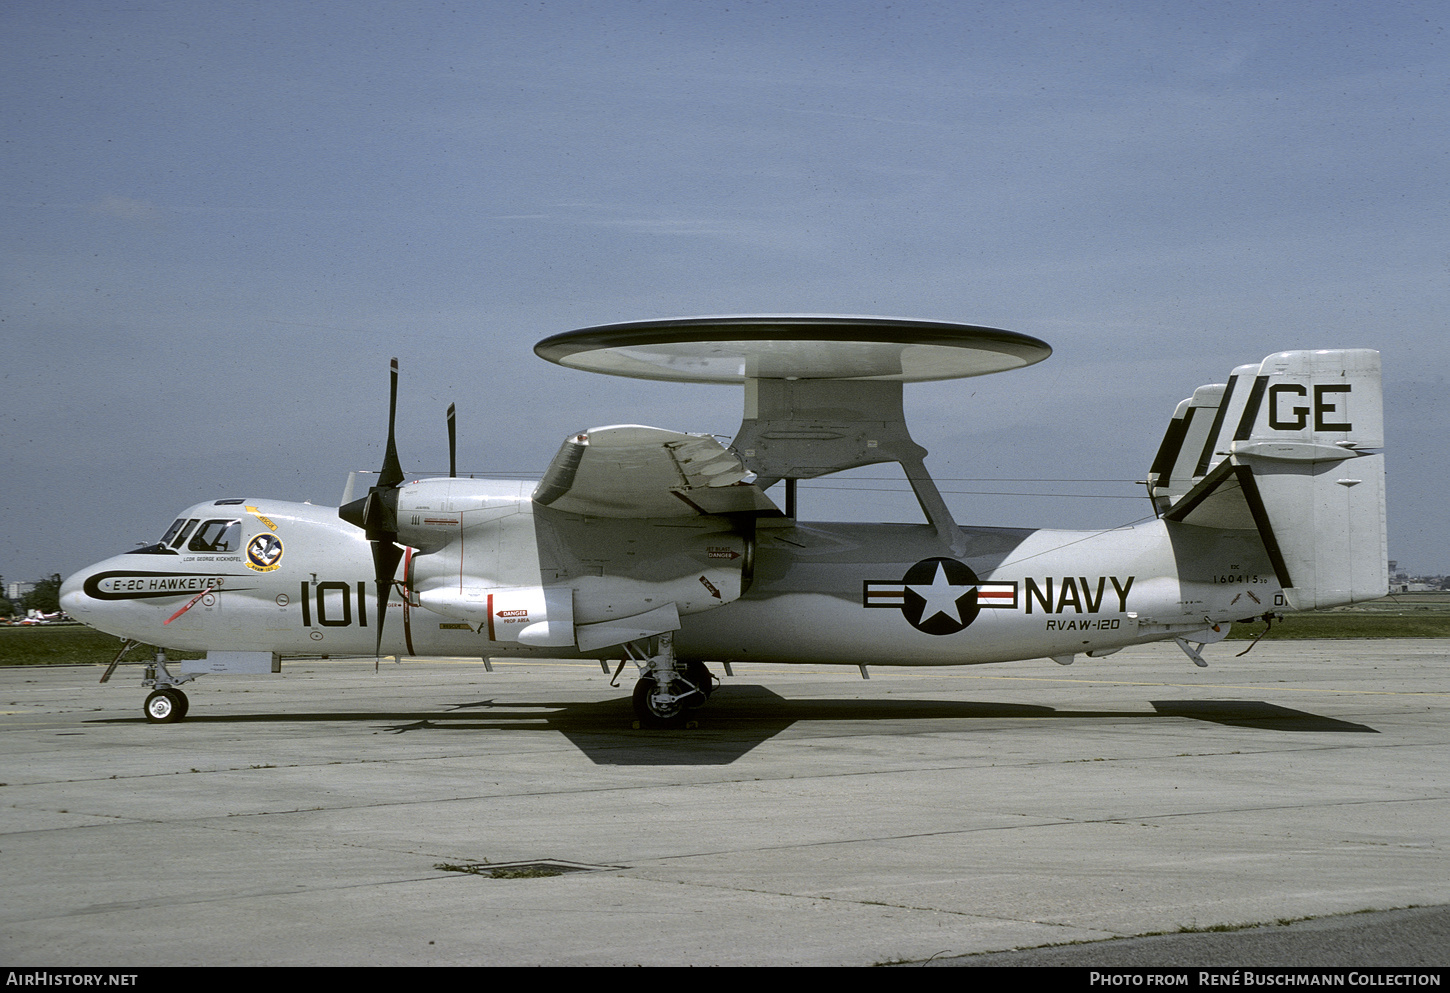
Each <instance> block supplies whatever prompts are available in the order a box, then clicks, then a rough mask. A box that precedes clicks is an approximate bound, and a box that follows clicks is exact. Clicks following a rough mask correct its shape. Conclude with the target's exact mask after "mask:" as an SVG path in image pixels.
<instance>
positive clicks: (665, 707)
mask: <svg viewBox="0 0 1450 993" xmlns="http://www.w3.org/2000/svg"><path fill="white" fill-rule="evenodd" d="M656 645H657V650H656V652H655V653H654V654H653V655H650V656H648V657H640V656H641V655H643V653H642V652H639V653H637V651H636V649H635V647H634V646H632V645H627V646H625V647H626V649H627V650H628V652H629V655H630V657H631V658H633V659H634V662H635V664H636V665H638V666H639V672H640V676H639V682H637V683H635V684H634V698H633V702H634V715H635V717H637V718H639V725H640V727H644V728H678V727H683V726H684V724H685V720H686V718H687V717H688V712H689V711H691V710H694V709H696V708H697V707H703V706H704V705H705V701H706V700H708V699H709V698H710V694H711V693H712V692H714V690H715V684H716V679H715V677H714V675H712V674H711V672H710V670H709V669H707V668H705V666H704V664H703V663H701V662H686V663H684V664H683V666H681V665H680V664H679V663H677V662H676V661H675V649H674V643H673V640H672V638H671V636H670V635H668V634H662V635H660V636H659V637H658V638H657V639H656Z"/></svg>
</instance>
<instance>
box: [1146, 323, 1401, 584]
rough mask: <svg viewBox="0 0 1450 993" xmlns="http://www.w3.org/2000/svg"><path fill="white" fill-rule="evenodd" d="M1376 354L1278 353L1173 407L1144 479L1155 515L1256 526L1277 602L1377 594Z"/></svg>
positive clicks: (1380, 531)
mask: <svg viewBox="0 0 1450 993" xmlns="http://www.w3.org/2000/svg"><path fill="white" fill-rule="evenodd" d="M1383 448H1384V414H1383V400H1382V396H1381V387H1380V356H1379V352H1376V351H1372V350H1370V349H1329V350H1323V351H1293V352H1278V353H1276V354H1274V355H1270V356H1269V357H1268V358H1266V359H1265V360H1264V361H1263V362H1262V363H1260V364H1259V365H1258V366H1252V365H1249V366H1239V367H1238V368H1237V369H1235V370H1234V373H1233V375H1232V376H1231V377H1230V379H1229V381H1228V382H1227V383H1225V384H1214V385H1212V386H1203V387H1199V388H1198V390H1196V391H1195V392H1194V395H1193V396H1192V397H1191V398H1189V399H1188V400H1185V401H1184V402H1183V403H1181V404H1179V407H1178V410H1177V411H1175V413H1174V420H1173V422H1172V423H1171V424H1170V426H1169V429H1168V433H1167V435H1166V436H1165V438H1164V441H1163V445H1162V447H1160V449H1159V452H1158V456H1157V458H1155V459H1154V461H1153V466H1152V470H1151V471H1150V473H1149V477H1148V486H1149V496H1150V498H1151V499H1152V500H1153V505H1154V508H1155V509H1156V510H1157V512H1158V513H1159V515H1160V516H1161V517H1163V518H1164V519H1165V520H1167V521H1170V522H1175V523H1178V524H1185V525H1191V526H1197V527H1213V528H1225V529H1231V530H1250V529H1252V530H1256V531H1257V532H1258V533H1259V537H1260V538H1261V539H1262V541H1263V543H1264V548H1265V551H1266V552H1267V553H1268V557H1269V561H1270V562H1271V563H1273V566H1274V571H1275V573H1276V574H1277V577H1278V580H1279V584H1280V586H1281V587H1282V588H1283V590H1284V599H1285V601H1286V603H1287V605H1288V606H1289V607H1290V608H1292V609H1295V610H1313V609H1315V608H1319V607H1332V606H1337V605H1341V604H1347V603H1356V602H1359V601H1362V600H1373V599H1376V598H1378V597H1382V596H1384V595H1385V594H1386V592H1388V588H1389V573H1388V563H1387V560H1386V551H1387V549H1386V534H1385V481H1384V454H1383Z"/></svg>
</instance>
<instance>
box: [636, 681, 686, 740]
mask: <svg viewBox="0 0 1450 993" xmlns="http://www.w3.org/2000/svg"><path fill="white" fill-rule="evenodd" d="M658 692H659V683H658V682H656V681H655V680H653V679H651V678H650V677H648V676H644V677H642V678H641V679H640V681H639V682H637V683H635V684H634V716H635V717H638V718H639V725H640V727H646V728H677V727H680V726H681V725H683V724H684V723H685V702H684V701H683V700H672V701H668V702H666V701H663V700H661V699H659V697H657V696H656V694H657V693H658Z"/></svg>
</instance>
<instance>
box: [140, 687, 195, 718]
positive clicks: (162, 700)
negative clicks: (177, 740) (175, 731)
mask: <svg viewBox="0 0 1450 993" xmlns="http://www.w3.org/2000/svg"><path fill="white" fill-rule="evenodd" d="M187 705H188V701H187V699H186V694H185V693H183V692H181V691H180V690H178V689H173V688H172V687H169V686H168V687H166V688H165V689H160V690H157V691H155V692H154V693H152V694H151V695H150V696H148V697H147V698H146V705H145V707H144V708H143V710H144V711H145V713H146V720H147V721H149V722H150V723H152V724H175V723H176V722H177V721H179V720H181V719H182V718H183V717H185V716H186V710H187Z"/></svg>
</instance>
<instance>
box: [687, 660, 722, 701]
mask: <svg viewBox="0 0 1450 993" xmlns="http://www.w3.org/2000/svg"><path fill="white" fill-rule="evenodd" d="M685 678H686V679H688V680H689V681H690V682H692V683H694V684H695V692H694V693H691V694H690V695H689V696H688V697H686V698H685V706H686V707H687V708H688V709H690V710H696V709H698V708H700V707H703V706H705V702H706V701H707V700H709V699H710V694H711V693H714V692H715V684H716V682H717V680H716V679H715V677H714V675H713V674H712V673H711V672H710V670H709V669H707V668H705V663H703V662H687V663H686V664H685Z"/></svg>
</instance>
